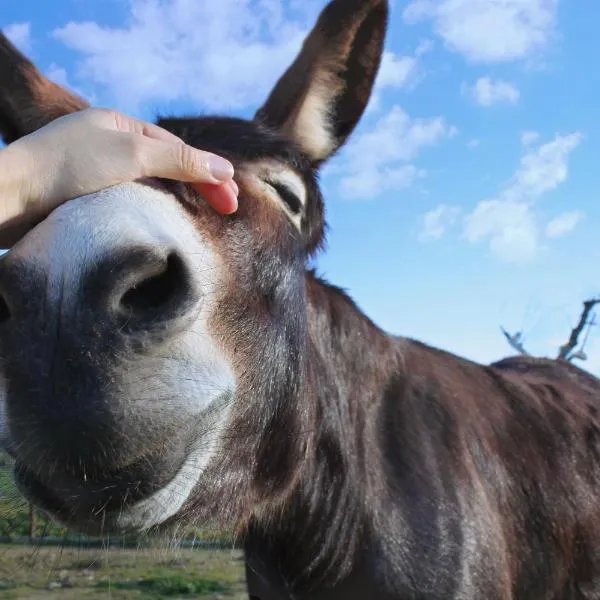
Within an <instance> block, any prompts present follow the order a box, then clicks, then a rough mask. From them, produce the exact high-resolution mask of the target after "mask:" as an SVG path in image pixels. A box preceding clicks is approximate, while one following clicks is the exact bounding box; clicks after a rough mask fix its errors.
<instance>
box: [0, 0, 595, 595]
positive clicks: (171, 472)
mask: <svg viewBox="0 0 600 600" xmlns="http://www.w3.org/2000/svg"><path fill="white" fill-rule="evenodd" d="M387 20H388V3H387V1H386V0H333V1H332V2H331V3H330V4H329V5H327V7H326V8H325V9H324V11H323V12H322V14H321V16H320V18H319V20H318V23H317V24H316V26H315V28H314V29H313V31H312V32H311V33H310V35H309V36H308V37H307V39H306V41H305V43H304V46H303V48H302V50H301V52H300V53H299V55H298V57H297V58H296V60H295V62H294V63H293V64H292V65H291V66H290V68H289V69H288V70H287V72H286V73H285V74H284V75H283V76H282V78H281V79H280V80H279V82H278V83H277V85H276V86H275V88H274V90H273V91H272V93H271V95H270V96H269V98H268V99H267V101H266V103H265V104H264V105H263V106H262V107H261V108H260V110H258V112H257V113H256V116H255V118H254V119H253V120H249V121H246V120H241V119H233V118H225V117H202V118H196V117H188V118H166V119H159V121H158V123H159V124H160V125H162V126H163V127H165V128H167V129H169V130H170V131H172V132H174V133H175V134H177V135H179V136H181V137H182V138H183V139H184V140H185V141H186V142H188V143H189V144H192V145H194V146H197V147H201V148H204V149H207V150H211V151H214V152H216V153H218V154H221V155H223V156H225V157H227V158H229V159H230V160H231V161H232V162H233V163H234V165H235V168H236V173H237V175H236V178H237V181H238V184H239V187H240V208H239V211H238V212H237V213H236V214H235V215H232V216H228V217H223V216H220V215H217V214H216V213H215V212H214V211H212V209H210V208H209V207H208V206H207V205H206V203H205V202H204V201H203V200H202V198H200V197H198V195H197V194H196V193H194V192H193V190H192V189H191V188H190V187H189V186H186V185H183V184H178V183H174V182H167V181H158V180H153V181H145V182H142V183H139V184H127V185H123V186H115V188H113V189H111V190H108V191H105V192H103V193H100V194H97V195H93V196H91V197H90V198H81V199H75V200H73V201H70V202H67V203H65V205H63V206H62V207H60V208H59V209H57V210H56V211H55V213H53V214H52V215H50V217H48V219H47V220H45V221H43V222H42V223H40V224H39V225H38V226H37V227H36V228H34V229H33V230H32V231H31V232H30V233H29V234H27V235H26V236H25V237H24V238H23V239H22V240H21V241H19V243H17V244H16V245H15V246H14V247H13V249H12V250H11V251H10V252H9V253H8V254H7V255H6V256H5V257H4V258H3V259H2V260H1V261H0V294H1V297H2V307H1V308H2V310H0V352H1V356H2V363H1V365H0V366H1V369H2V381H3V385H4V392H3V400H4V409H3V410H4V422H5V423H4V429H5V430H6V433H5V438H6V440H5V445H6V447H7V448H8V450H9V451H10V452H11V453H12V454H13V455H14V456H15V459H16V465H17V466H16V477H17V481H18V483H19V485H20V487H21V489H22V490H23V492H24V493H25V494H26V495H27V496H28V497H30V498H31V499H33V500H34V501H35V502H36V503H37V504H38V505H39V506H41V507H43V508H44V509H46V510H47V511H48V512H50V513H51V514H52V515H54V516H55V517H56V518H58V519H60V520H62V521H63V522H65V523H67V524H69V525H70V526H72V527H74V528H76V529H79V530H81V531H87V532H92V533H101V532H102V531H106V530H126V529H128V528H133V529H152V528H154V527H156V528H162V527H168V526H171V525H177V524H180V523H188V522H192V521H199V522H212V523H217V524H219V525H221V526H225V527H231V528H234V529H235V531H236V533H237V534H238V535H239V536H240V537H241V539H243V542H244V548H245V552H246V569H247V577H248V584H249V591H250V594H251V596H252V597H253V598H256V599H260V600H284V599H286V600H287V599H292V598H294V599H308V598H310V599H314V600H319V599H323V600H335V599H340V600H341V599H348V600H353V599H359V598H360V599H373V600H392V599H396V600H409V599H413V600H417V599H419V600H425V599H430V600H449V599H456V600H458V599H461V600H466V599H472V600H476V599H477V600H479V599H481V598H486V599H488V600H491V599H498V600H559V599H573V600H575V599H581V600H584V599H586V600H592V599H598V598H600V510H599V509H598V497H599V495H600V456H599V454H600V427H599V425H600V421H599V419H598V408H599V407H600V381H599V380H598V379H596V378H595V377H593V376H591V375H589V374H587V373H585V372H584V371H582V370H580V369H578V368H576V367H575V366H572V365H571V364H569V363H566V362H559V361H552V360H545V359H533V358H524V357H518V358H509V359H506V360H503V361H500V362H498V363H495V364H493V365H490V366H484V365H479V364H476V363H474V362H471V361H468V360H464V359H462V358H460V357H457V356H454V355H452V354H450V353H447V352H443V351H440V350H437V349H435V348H431V347H429V346H426V345H424V344H421V343H419V342H417V341H414V340H410V339H405V338H400V337H394V336H391V335H388V334H387V333H385V332H383V331H382V330H380V329H379V328H378V327H377V326H376V325H374V324H373V323H372V322H371V321H370V320H369V319H368V318H367V317H366V316H365V315H364V314H363V313H362V312H361V311H360V309H359V308H357V307H356V306H355V304H354V303H353V302H352V300H351V299H350V297H349V296H348V295H347V294H346V293H344V292H343V291H341V290H340V289H338V288H335V287H333V286H331V285H329V284H328V283H327V282H325V281H323V280H322V279H320V278H319V277H317V276H316V275H315V273H314V272H312V271H310V270H308V269H307V266H306V265H307V262H308V259H309V258H310V257H311V256H312V255H314V253H315V252H316V251H317V250H318V249H319V248H320V247H321V245H322V243H323V239H324V229H325V221H324V207H323V200H322V197H321V193H320V191H319V186H318V181H317V176H318V170H319V167H320V166H321V165H322V164H323V163H324V162H325V161H326V160H327V159H328V158H330V157H331V156H332V155H333V154H334V153H335V152H336V151H337V150H338V148H339V147H340V146H341V145H342V144H344V142H345V141H346V140H347V138H348V136H349V135H350V134H351V133H352V131H353V129H354V127H355V126H356V124H357V122H358V121H359V119H360V118H361V115H362V113H363V111H364V109H365V107H366V105H367V102H368V100H369V97H370V95H371V91H372V86H373V81H374V79H375V76H376V74H377V71H378V69H379V64H380V60H381V55H382V50H383V44H384V38H385V31H386V27H387ZM86 106H87V104H86V103H85V101H83V100H82V99H79V98H77V97H75V96H74V95H73V94H71V93H69V92H68V91H66V90H64V89H62V88H60V87H58V86H56V85H54V84H51V83H50V82H48V81H47V80H46V79H45V78H44V77H43V76H42V75H41V74H40V73H39V71H38V70H37V69H36V68H35V67H34V66H33V65H32V64H31V63H30V62H29V61H28V60H27V59H26V58H25V57H24V56H23V55H22V54H20V53H19V52H18V51H17V50H16V49H15V48H14V47H13V46H12V45H11V44H10V43H9V42H8V41H7V40H6V39H5V38H4V37H2V38H0V131H1V132H2V135H3V136H4V139H5V140H6V141H7V142H10V141H13V140H17V139H18V138H20V137H22V136H24V135H26V134H28V133H30V132H32V131H35V130H36V129H38V128H39V127H41V126H43V125H44V124H45V123H48V122H50V121H52V120H53V119H55V118H57V117H59V116H61V115H63V114H67V113H70V112H73V111H76V110H80V109H83V108H85V107H86ZM138 209H139V210H138ZM140 232H141V233H140ZM192 334H193V335H192ZM190 457H193V460H192V458H190ZM182 473H183V474H182ZM173 481H175V482H176V483H177V486H179V488H178V490H179V491H178V492H177V490H176V492H177V493H175V492H174V490H173V485H172V482H173ZM165 490H167V491H166V492H165ZM183 490H185V492H184V491H183ZM163 492H164V494H163ZM161 494H163V495H161ZM178 494H179V495H178Z"/></svg>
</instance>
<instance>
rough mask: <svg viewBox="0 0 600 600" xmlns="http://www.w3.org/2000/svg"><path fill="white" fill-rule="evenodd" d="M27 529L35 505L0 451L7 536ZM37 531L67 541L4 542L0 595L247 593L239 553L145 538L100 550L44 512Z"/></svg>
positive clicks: (223, 536)
mask: <svg viewBox="0 0 600 600" xmlns="http://www.w3.org/2000/svg"><path fill="white" fill-rule="evenodd" d="M28 533H29V505H28V503H27V502H26V501H25V499H24V498H23V497H22V496H21V494H20V493H19V492H18V490H17V488H16V486H15V484H14V480H13V475H12V461H11V459H10V457H8V456H7V455H5V454H4V453H3V452H0V537H2V538H4V539H11V538H12V539H15V538H16V537H19V536H27V535H28ZM36 533H37V536H38V537H42V538H43V537H46V536H51V537H58V538H61V539H64V540H65V543H64V544H63V545H62V546H61V547H57V546H52V545H45V544H41V543H40V544H39V545H36V544H32V545H20V544H17V543H0V600H21V599H23V600H43V599H49V598H55V599H56V600H81V599H83V600H85V599H86V598H88V599H97V600H100V599H104V598H106V599H107V600H109V599H110V600H135V599H142V598H148V599H150V600H158V599H165V600H166V599H173V598H180V599H182V600H183V599H186V598H200V599H204V600H217V599H222V600H247V598H248V595H247V592H246V587H245V577H244V569H243V561H242V560H241V553H240V552H239V551H231V550H203V549H198V548H196V549H183V548H179V549H177V548H173V547H167V546H166V544H165V543H163V544H162V546H160V544H161V542H159V541H155V542H154V543H153V544H151V545H150V547H148V541H149V540H142V539H139V540H132V541H133V542H134V547H133V548H131V549H129V548H125V546H124V545H121V547H111V548H107V547H101V546H100V547H96V548H93V547H89V545H88V544H87V543H86V542H87V541H89V538H86V537H85V536H79V535H78V534H77V533H74V532H69V531H67V530H66V529H65V528H63V527H60V526H58V525H57V524H55V523H54V522H52V521H51V520H49V519H48V518H47V517H46V516H45V515H44V514H43V513H41V512H37V531H36ZM185 537H187V538H188V539H191V538H195V539H199V540H209V541H216V542H219V541H221V542H223V541H225V542H226V541H228V540H230V536H229V535H228V534H227V532H221V531H219V532H217V531H206V530H202V529H198V528H190V530H189V531H188V532H187V535H186V536H185ZM111 541H114V540H111ZM119 541H121V542H122V541H123V540H119ZM130 541H131V540H130ZM67 542H68V543H67ZM100 542H101V540H100ZM136 543H139V547H138V548H137V549H136V548H135V546H136Z"/></svg>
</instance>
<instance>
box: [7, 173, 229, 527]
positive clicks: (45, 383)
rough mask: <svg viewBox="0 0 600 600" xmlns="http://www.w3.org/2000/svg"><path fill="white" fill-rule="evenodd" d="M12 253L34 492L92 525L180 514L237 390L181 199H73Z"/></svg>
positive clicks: (21, 449) (14, 373)
mask: <svg viewBox="0 0 600 600" xmlns="http://www.w3.org/2000/svg"><path fill="white" fill-rule="evenodd" d="M115 214H119V218H118V219H115V218H114V215H115ZM119 246H120V247H119ZM0 260H1V264H2V268H1V269H0V271H1V274H0V279H2V281H1V282H0V285H1V287H2V290H3V298H4V300H3V305H2V307H0V309H1V310H0V312H2V313H5V315H10V319H9V320H10V323H11V325H10V326H4V327H3V323H2V318H0V330H1V332H0V352H1V355H2V356H3V357H4V358H3V375H4V385H3V400H4V402H3V403H2V406H3V408H2V410H3V412H4V415H3V416H4V418H3V419H2V421H3V431H2V435H3V438H4V446H5V447H6V448H7V449H8V451H9V452H10V453H11V454H12V455H13V457H14V458H15V460H16V467H15V474H16V480H17V484H18V486H19V488H20V489H21V491H22V492H23V493H24V494H25V496H26V497H28V498H29V499H30V500H31V501H32V502H34V503H35V504H37V505H39V506H41V507H42V508H43V509H45V510H46V511H47V512H49V513H50V514H51V515H53V516H54V517H55V518H57V519H58V520H59V521H61V522H63V523H65V524H66V525H67V526H70V527H74V528H76V529H77V530H79V531H83V532H86V533H90V534H100V533H107V532H111V531H128V530H136V531H140V530H148V529H150V528H155V527H157V526H160V525H161V523H163V522H165V521H167V520H169V519H173V518H174V517H176V515H177V514H178V513H179V512H180V511H181V510H182V509H183V507H184V506H185V504H186V502H187V501H188V500H189V498H190V497H191V496H192V495H193V492H194V490H195V488H196V487H197V485H198V483H199V482H200V480H201V479H202V474H203V472H204V471H205V470H206V468H207V467H208V466H209V464H210V462H211V460H212V459H213V457H214V456H215V455H217V454H218V453H219V440H220V437H221V436H222V432H223V429H224V427H225V426H226V423H227V419H228V415H229V412H230V407H231V405H232V400H233V397H234V394H235V378H234V375H233V370H232V367H231V364H230V362H229V360H228V359H227V357H226V355H225V354H224V352H223V351H222V349H221V344H220V343H219V339H218V336H216V335H215V334H213V333H211V331H210V329H209V323H210V321H211V314H212V312H213V310H214V306H215V298H216V297H217V296H218V294H219V288H218V284H219V282H220V280H221V278H222V272H221V271H222V267H221V265H220V264H219V261H218V259H217V257H216V256H215V254H214V251H213V250H212V249H211V247H210V246H209V244H208V243H207V242H206V241H204V240H203V238H202V237H201V236H200V235H199V234H198V232H197V231H196V229H195V228H194V226H193V225H192V223H191V222H190V219H189V218H188V217H187V215H186V214H185V211H184V209H183V208H181V206H179V205H178V204H177V202H176V201H175V199H174V198H173V197H172V196H171V195H170V194H168V193H166V192H165V191H162V190H160V189H158V188H156V187H152V186H149V185H145V184H143V183H131V184H123V185H119V186H115V187H112V188H109V189H107V190H105V191H103V192H101V193H98V194H94V195H92V196H87V197H83V198H79V199H76V200H73V201H70V202H68V203H66V204H64V205H62V206H61V207H60V208H59V209H57V210H55V211H54V212H53V213H52V214H51V215H50V216H49V217H48V218H47V219H46V220H45V221H43V222H42V223H41V224H39V225H38V226H37V227H36V228H34V229H33V230H32V231H31V232H29V233H28V234H27V235H26V236H25V237H24V238H23V239H22V240H21V241H20V242H18V243H17V244H16V245H15V246H14V247H13V248H12V249H11V250H10V251H9V252H8V253H7V254H5V255H4V257H3V258H2V259H0ZM24 339H25V340H28V345H27V346H25V345H23V344H22V340H24Z"/></svg>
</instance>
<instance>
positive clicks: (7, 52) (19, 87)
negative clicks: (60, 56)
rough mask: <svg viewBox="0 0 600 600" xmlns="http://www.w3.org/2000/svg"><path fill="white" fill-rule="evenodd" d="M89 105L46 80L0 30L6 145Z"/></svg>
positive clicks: (1, 130) (0, 119) (0, 113)
mask: <svg viewBox="0 0 600 600" xmlns="http://www.w3.org/2000/svg"><path fill="white" fill-rule="evenodd" d="M88 106H89V104H88V103H87V102H86V101H85V100H83V99H82V98H79V96H76V95H75V94H73V93H71V92H68V91H67V90H65V89H64V88H62V87H60V86H59V85H56V84H55V83H53V82H51V81H50V80H49V79H46V77H44V76H43V75H42V74H41V73H40V72H39V71H38V69H37V68H36V67H35V66H34V65H33V63H32V62H31V61H29V60H28V59H27V58H26V57H25V56H24V55H23V54H21V52H19V50H17V49H16V48H15V46H13V44H12V43H11V42H10V41H9V40H8V38H7V37H6V36H5V35H4V34H3V33H2V32H0V134H1V135H2V138H3V139H4V141H5V142H6V143H7V144H9V143H10V142H13V141H14V140H16V139H18V138H20V137H23V136H24V135H27V134H28V133H31V132H33V131H35V130H36V129H39V128H40V127H43V126H44V125H46V124H47V123H50V121H54V119H58V118H59V117H62V116H64V115H66V114H68V113H72V112H76V111H78V110H83V109H84V108H87V107H88Z"/></svg>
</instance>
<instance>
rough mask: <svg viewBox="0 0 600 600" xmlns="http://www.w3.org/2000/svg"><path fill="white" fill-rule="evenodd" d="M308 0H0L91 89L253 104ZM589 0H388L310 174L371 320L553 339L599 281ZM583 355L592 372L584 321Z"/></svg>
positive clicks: (473, 344) (95, 94)
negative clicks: (349, 115) (380, 32)
mask: <svg viewBox="0 0 600 600" xmlns="http://www.w3.org/2000/svg"><path fill="white" fill-rule="evenodd" d="M324 5H325V2H324V0H318V1H317V0H219V2H215V0H85V1H84V0H54V2H52V3H40V2H39V0H18V1H17V0H5V1H4V2H3V21H2V22H1V25H2V27H3V28H4V29H5V31H6V32H7V33H8V34H9V36H10V37H11V38H12V39H13V40H14V41H15V42H16V43H17V44H18V45H19V46H20V47H21V48H22V49H23V50H25V51H26V52H27V54H28V55H29V56H31V57H32V58H33V59H34V61H35V62H36V63H37V64H38V65H39V66H40V67H41V68H42V69H43V70H44V72H45V73H46V74H47V75H48V76H50V77H51V78H52V79H54V80H55V81H57V82H59V83H62V84H67V85H68V86H70V87H72V88H74V89H75V90H77V91H78V92H79V93H81V94H83V95H85V96H86V97H87V98H88V99H90V100H91V101H92V102H93V103H95V104H98V105H103V106H110V107H113V108H117V109H121V110H124V111H128V112H130V113H132V114H135V115H137V116H141V117H143V118H148V119H152V118H153V117H154V116H155V115H156V114H157V113H160V112H163V113H164V112H168V113H171V114H183V113H188V114H190V113H215V112H217V113H227V114H236V115H241V116H250V115H251V114H252V113H253V111H254V109H255V108H257V107H258V105H259V104H260V102H261V101H262V100H263V99H264V97H265V96H266V94H267V93H268V91H269V89H270V87H271V86H272V85H273V84H274V82H275V80H276V79H277V77H278V76H279V75H280V73H281V72H282V71H283V69H284V68H285V67H286V65H287V64H288V62H289V61H290V60H291V59H292V57H293V56H294V54H295V52H296V51H297V49H298V48H299V45H300V43H301V40H302V37H303V35H304V34H305V33H306V31H307V30H308V28H309V27H311V26H312V24H313V22H314V20H315V18H316V16H317V14H318V12H319V11H320V10H321V9H322V8H323V6H324ZM599 21H600V3H599V2H587V3H581V2H566V0H408V1H403V2H399V1H398V0H396V1H395V2H393V3H392V12H391V21H390V29H389V38H388V41H387V45H386V55H385V57H384V61H383V65H382V69H381V72H380V76H379V78H378V81H377V86H376V91H375V94H374V97H373V100H372V102H371V104H370V106H369V109H368V112H367V114H366V115H365V117H364V119H363V120H362V121H361V123H360V125H359V127H358V129H357V130H356V133H355V136H354V139H353V140H352V142H351V143H349V144H348V146H347V148H345V149H344V151H342V152H341V153H340V154H339V155H338V156H337V157H336V158H335V159H334V160H332V161H331V163H330V164H329V165H328V167H327V169H326V170H325V172H324V174H323V179H322V180H323V186H324V190H325V193H326V198H327V201H328V204H327V210H328V221H329V224H330V233H329V245H328V249H327V251H326V253H325V254H323V255H322V256H321V257H319V259H318V262H317V266H318V268H319V270H320V271H321V272H322V273H323V274H324V275H325V276H326V277H328V278H329V279H330V280H331V281H332V282H334V283H336V284H338V285H342V286H343V287H345V288H347V289H348V290H349V292H350V293H351V294H352V296H353V297H354V298H355V299H356V301H357V302H358V304H359V305H360V306H361V307H362V308H363V309H364V310H365V312H366V313H367V314H369V315H370V316H371V317H372V318H373V319H374V320H375V321H376V322H377V323H378V324H380V325H381V326H383V327H384V328H385V329H387V330H389V331H391V332H393V333H398V334H402V335H407V336H410V337H415V338H418V339H421V340H423V341H425V342H427V343H430V344H434V345H437V346H440V347H442V348H444V349H447V350H450V351H453V352H456V353H458V354H461V355H463V356H467V357H468V358H472V359H474V360H478V361H483V362H487V361H491V360H495V359H498V358H501V357H502V356H505V355H506V354H509V353H510V350H509V348H508V346H507V344H506V342H505V340H504V338H503V336H502V334H501V333H500V329H499V327H500V325H504V326H505V327H506V328H507V329H509V330H510V331H516V330H519V329H522V330H523V334H524V337H525V346H526V347H527V349H528V350H529V351H530V352H532V353H534V354H540V355H553V354H555V352H556V350H557V347H558V346H559V344H561V343H562V342H564V341H565V340H566V338H567V336H568V333H569V331H570V328H571V327H572V326H573V325H574V323H575V321H576V319H577V318H578V316H579V312H580V310H581V302H582V301H583V300H584V299H586V298H589V297H590V296H594V295H597V294H600V281H598V265H599V263H600V240H599V233H600V207H599V203H598V198H599V189H600V164H599V163H600V161H599V160H598V158H597V157H599V156H600V117H599V116H598V115H599V114H600V113H599V111H598V109H597V98H598V96H599V94H600V71H599V70H598V67H597V60H598V58H599V56H598V45H597V33H596V27H597V26H596V24H597V23H598V22H599ZM586 352H587V354H588V356H589V358H588V361H587V362H585V363H579V364H581V365H582V366H584V367H585V368H587V369H589V370H591V371H593V372H595V373H600V330H599V331H598V332H595V331H593V330H592V333H591V335H590V339H589V342H588V345H587V347H586Z"/></svg>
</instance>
